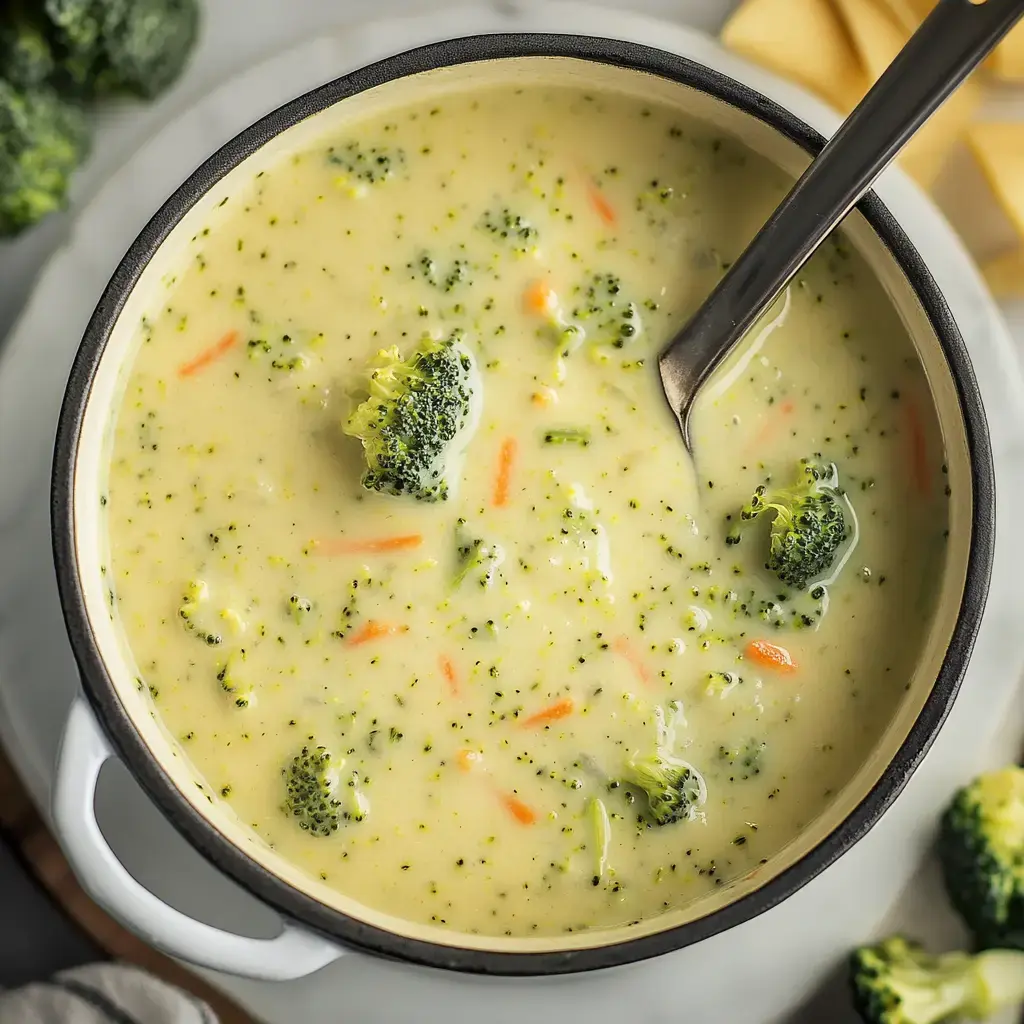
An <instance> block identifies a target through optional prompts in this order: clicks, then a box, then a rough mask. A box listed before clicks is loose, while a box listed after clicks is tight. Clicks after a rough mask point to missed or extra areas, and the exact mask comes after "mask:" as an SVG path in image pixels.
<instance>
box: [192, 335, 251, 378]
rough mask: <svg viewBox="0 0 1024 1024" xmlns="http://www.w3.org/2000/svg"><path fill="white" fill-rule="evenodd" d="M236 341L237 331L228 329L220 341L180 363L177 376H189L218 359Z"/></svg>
mask: <svg viewBox="0 0 1024 1024" xmlns="http://www.w3.org/2000/svg"><path fill="white" fill-rule="evenodd" d="M236 341H238V331H228V333H227V334H225V335H224V336H223V337H222V338H221V339H220V341H218V342H216V344H213V345H211V346H210V347H209V348H207V349H204V350H203V351H202V352H200V353H199V355H197V356H196V357H195V358H194V359H190V360H189V361H188V362H187V363H182V364H181V366H179V367H178V376H179V377H191V376H192V375H193V374H194V373H198V372H199V371H200V370H202V369H204V368H205V367H207V366H209V365H210V363H212V362H214V361H215V360H217V359H220V357H221V356H222V355H224V353H225V352H227V350H228V349H229V348H231V347H232V346H233V345H234V344H235V342H236Z"/></svg>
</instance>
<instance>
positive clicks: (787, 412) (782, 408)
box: [751, 398, 796, 448]
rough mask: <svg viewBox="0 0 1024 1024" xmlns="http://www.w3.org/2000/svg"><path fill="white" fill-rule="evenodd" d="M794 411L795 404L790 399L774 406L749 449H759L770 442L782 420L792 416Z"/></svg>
mask: <svg viewBox="0 0 1024 1024" xmlns="http://www.w3.org/2000/svg"><path fill="white" fill-rule="evenodd" d="M795 410H796V402H794V401H793V399H792V398H787V399H784V400H783V401H781V402H779V404H778V405H777V406H774V407H773V412H770V413H769V414H768V421H767V422H766V423H765V424H764V426H762V427H761V429H760V430H759V431H758V432H757V436H756V437H755V438H754V443H753V445H751V447H752V448H759V447H761V446H763V445H764V444H765V443H766V442H768V441H770V440H771V439H772V438H773V437H774V436H775V434H776V433H777V432H778V431H779V429H780V428H781V427H782V422H783V420H784V419H787V418H788V417H790V416H792V415H793V413H794V412H795Z"/></svg>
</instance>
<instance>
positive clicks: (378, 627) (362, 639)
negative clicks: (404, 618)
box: [348, 619, 409, 647]
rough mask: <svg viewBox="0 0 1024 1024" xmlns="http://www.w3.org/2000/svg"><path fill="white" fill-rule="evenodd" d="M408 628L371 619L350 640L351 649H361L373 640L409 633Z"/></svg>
mask: <svg viewBox="0 0 1024 1024" xmlns="http://www.w3.org/2000/svg"><path fill="white" fill-rule="evenodd" d="M408 629H409V627H408V626H398V625H396V624H395V623H394V622H380V621H378V620H377V619H370V621H369V622H367V623H366V625H365V626H363V628H362V629H360V630H359V631H358V632H357V633H353V634H352V636H350V637H349V638H348V645H349V646H350V647H360V646H361V645H362V644H368V643H370V641H371V640H380V639H381V638H382V637H385V636H394V635H395V634H396V633H405V632H408Z"/></svg>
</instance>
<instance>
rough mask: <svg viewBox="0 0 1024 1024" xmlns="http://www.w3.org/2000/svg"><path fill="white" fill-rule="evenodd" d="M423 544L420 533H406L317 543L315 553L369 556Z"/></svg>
mask: <svg viewBox="0 0 1024 1024" xmlns="http://www.w3.org/2000/svg"><path fill="white" fill-rule="evenodd" d="M422 543H423V535H422V534H421V533H406V534H403V535H401V536H398V537H372V538H370V539H369V540H325V541H318V542H317V545H316V549H317V551H319V552H320V553H321V554H323V555H370V554H377V553H379V552H382V551H407V550H409V549H411V548H418V547H419V546H420V545H421V544H422Z"/></svg>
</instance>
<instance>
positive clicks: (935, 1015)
mask: <svg viewBox="0 0 1024 1024" xmlns="http://www.w3.org/2000/svg"><path fill="white" fill-rule="evenodd" d="M850 982H851V985H852V987H853V1002H854V1006H855V1007H856V1009H857V1012H858V1013H859V1014H860V1016H861V1019H862V1020H863V1021H864V1022H865V1024H938V1022H940V1021H946V1020H951V1019H953V1018H956V1019H960V1018H962V1017H967V1018H969V1019H971V1020H981V1019H982V1018H985V1017H988V1016H989V1015H990V1014H993V1013H995V1012H996V1011H997V1010H999V1009H1000V1008H1002V1007H1006V1006H1010V1005H1012V1004H1014V1003H1016V1002H1019V1001H1020V1000H1022V999H1024V953H1018V952H1016V951H1011V950H992V951H990V952H988V953H980V954H978V955H977V956H970V955H969V954H967V953H946V954H943V955H941V956H932V955H930V954H929V953H926V952H925V951H924V950H923V949H922V948H921V947H920V946H919V945H917V943H915V942H911V941H910V940H908V939H904V938H901V937H900V936H894V937H893V938H890V939H886V940H885V941H884V942H880V943H879V944H878V945H876V946H863V947H861V948H860V949H857V950H855V951H854V953H853V956H852V957H851V958H850Z"/></svg>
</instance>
